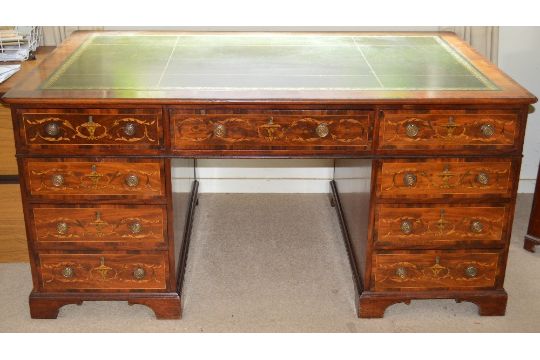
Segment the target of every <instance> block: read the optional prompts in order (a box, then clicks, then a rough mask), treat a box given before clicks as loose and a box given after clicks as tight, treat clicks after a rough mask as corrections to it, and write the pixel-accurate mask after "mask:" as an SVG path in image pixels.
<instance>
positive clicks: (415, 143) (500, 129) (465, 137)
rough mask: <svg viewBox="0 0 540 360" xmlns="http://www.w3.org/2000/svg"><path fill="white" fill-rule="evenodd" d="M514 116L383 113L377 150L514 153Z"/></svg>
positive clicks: (507, 112)
mask: <svg viewBox="0 0 540 360" xmlns="http://www.w3.org/2000/svg"><path fill="white" fill-rule="evenodd" d="M518 133H519V131H518V114H516V113H513V112H510V111H506V112H505V111H501V110H497V111H495V110H494V111H489V110H482V111H476V112H475V113H466V112H465V111H463V110H461V111H460V110H454V111H448V110H429V111H424V112H419V111H404V110H400V111H391V110H388V111H384V116H383V118H382V119H381V126H380V134H381V137H380V142H379V148H380V149H383V150H392V151H407V150H415V149H416V150H427V149H429V150H433V151H438V150H453V151H454V152H455V151H459V152H466V151H467V150H471V149H475V150H476V151H478V150H479V149H481V150H482V151H490V150H507V151H508V150H513V149H517V146H516V142H517V136H518Z"/></svg>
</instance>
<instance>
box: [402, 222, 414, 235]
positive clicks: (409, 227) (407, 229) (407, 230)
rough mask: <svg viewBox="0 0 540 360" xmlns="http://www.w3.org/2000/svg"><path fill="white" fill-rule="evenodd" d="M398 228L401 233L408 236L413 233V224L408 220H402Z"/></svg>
mask: <svg viewBox="0 0 540 360" xmlns="http://www.w3.org/2000/svg"><path fill="white" fill-rule="evenodd" d="M399 228H400V229H401V232H402V233H404V234H405V235H409V234H411V233H412V231H413V224H412V222H411V221H410V220H403V221H402V222H401V225H400V227H399Z"/></svg>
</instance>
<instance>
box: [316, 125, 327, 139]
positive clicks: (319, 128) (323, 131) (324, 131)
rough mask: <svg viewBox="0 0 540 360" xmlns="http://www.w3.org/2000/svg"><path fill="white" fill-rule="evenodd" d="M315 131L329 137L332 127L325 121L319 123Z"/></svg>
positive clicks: (322, 136) (321, 135) (320, 135)
mask: <svg viewBox="0 0 540 360" xmlns="http://www.w3.org/2000/svg"><path fill="white" fill-rule="evenodd" d="M315 132H316V133H317V135H318V136H319V137H320V138H324V137H327V136H328V134H330V129H329V128H328V125H327V124H325V123H321V124H319V125H317V128H316V129H315Z"/></svg>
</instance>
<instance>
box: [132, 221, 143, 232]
mask: <svg viewBox="0 0 540 360" xmlns="http://www.w3.org/2000/svg"><path fill="white" fill-rule="evenodd" d="M129 230H130V231H131V233H133V234H138V233H140V232H141V231H142V225H141V223H140V222H138V221H135V222H133V223H131V224H129Z"/></svg>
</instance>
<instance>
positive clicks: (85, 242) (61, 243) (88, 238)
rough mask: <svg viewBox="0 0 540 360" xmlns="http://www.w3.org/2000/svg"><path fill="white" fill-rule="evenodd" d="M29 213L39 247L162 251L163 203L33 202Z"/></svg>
mask: <svg viewBox="0 0 540 360" xmlns="http://www.w3.org/2000/svg"><path fill="white" fill-rule="evenodd" d="M31 213H32V222H33V224H34V232H35V239H36V245H37V246H38V248H53V249H58V248H63V249H75V250H77V249H78V250H81V249H88V248H96V249H109V250H115V249H135V250H136V249H156V248H161V249H163V250H165V246H166V241H165V239H166V218H167V214H166V209H165V207H164V206H160V205H99V206H96V205H94V206H90V205H80V206H78V207H73V206H67V205H64V206H60V205H59V206H53V205H39V206H38V205H35V206H34V207H33V208H32V212H31Z"/></svg>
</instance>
